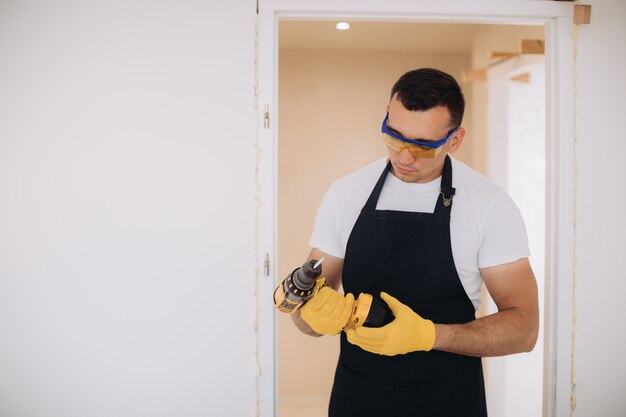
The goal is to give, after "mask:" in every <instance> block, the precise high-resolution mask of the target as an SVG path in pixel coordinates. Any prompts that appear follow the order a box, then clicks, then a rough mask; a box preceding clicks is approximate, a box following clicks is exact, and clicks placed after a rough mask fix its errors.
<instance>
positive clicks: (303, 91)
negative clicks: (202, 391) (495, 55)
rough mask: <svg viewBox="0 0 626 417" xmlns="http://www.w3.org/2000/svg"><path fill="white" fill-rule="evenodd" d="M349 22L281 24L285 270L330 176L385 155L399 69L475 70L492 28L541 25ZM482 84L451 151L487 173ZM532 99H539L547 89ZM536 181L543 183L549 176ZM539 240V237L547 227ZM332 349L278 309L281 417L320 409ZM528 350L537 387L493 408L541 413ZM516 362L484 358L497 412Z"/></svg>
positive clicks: (297, 256)
mask: <svg viewBox="0 0 626 417" xmlns="http://www.w3.org/2000/svg"><path fill="white" fill-rule="evenodd" d="M350 23H351V28H350V29H349V30H348V31H338V30H337V29H336V28H335V24H336V22H335V21H325V20H322V21H319V20H318V21H316V20H307V21H300V20H284V21H279V28H278V29H279V30H278V33H279V42H278V44H279V64H278V70H279V84H278V91H279V96H278V102H279V114H278V120H279V125H278V269H279V271H283V272H284V273H287V272H289V271H291V270H293V268H295V267H296V266H297V265H299V264H301V263H302V262H303V260H304V259H305V256H306V254H307V253H308V251H309V247H308V245H307V242H308V238H309V235H310V233H311V230H312V227H313V223H314V219H315V213H316V209H317V206H318V205H319V202H320V201H321V199H322V197H323V195H324V192H325V191H326V189H327V188H328V187H329V186H330V184H331V182H332V181H333V180H335V179H337V178H339V177H341V176H343V175H347V174H349V173H351V172H353V171H355V170H357V169H358V168H361V167H363V166H366V165H367V164H369V163H371V162H372V161H374V160H376V159H379V158H383V157H385V155H386V148H385V146H384V145H383V144H382V142H381V141H380V134H379V128H380V120H381V119H382V117H383V116H384V109H385V106H386V104H387V103H388V101H389V90H390V88H391V85H393V83H394V81H395V80H396V79H397V78H398V77H399V76H400V75H402V74H403V73H404V72H406V71H407V70H410V69H414V68H419V67H435V68H438V69H441V70H443V71H445V72H448V73H450V74H452V75H453V76H455V78H457V79H458V80H460V79H461V74H462V72H463V71H464V70H466V69H468V68H471V67H472V60H473V54H474V53H475V51H476V50H481V51H482V50H486V49H489V45H485V42H487V43H489V42H490V39H491V37H489V36H484V34H485V33H489V34H494V33H497V36H494V38H496V39H498V42H493V41H491V42H492V44H493V45H491V47H492V48H496V49H498V47H500V48H509V49H514V48H516V45H517V44H518V43H519V41H521V39H522V38H540V39H543V27H541V26H515V27H511V26H500V25H477V24H450V23H414V22H367V21H358V22H350ZM482 38H485V39H486V40H483V42H482V44H481V45H474V39H482ZM491 63H492V64H493V62H491ZM488 85H489V84H488V83H487V81H483V82H482V83H480V84H478V83H469V82H468V83H465V84H464V85H462V87H463V90H464V94H465V98H466V101H467V104H468V105H467V111H466V114H465V118H464V122H463V125H464V126H465V127H466V129H467V131H468V135H467V138H466V141H465V142H464V144H463V147H462V148H461V150H460V151H459V152H458V153H457V154H455V156H454V157H455V158H456V159H459V160H461V161H463V162H465V163H466V164H468V165H470V166H472V167H473V168H474V169H476V170H478V171H480V172H484V173H486V172H488V171H489V169H488V168H489V160H490V158H491V159H498V160H502V159H503V155H499V154H498V153H497V152H496V153H494V152H493V149H491V150H490V149H489V141H484V140H476V139H475V138H476V137H479V136H478V135H475V134H474V133H473V132H474V129H473V125H474V124H476V125H477V127H476V130H480V129H486V128H487V126H486V125H485V121H482V120H477V118H475V117H473V113H474V111H475V110H476V111H477V113H478V114H481V115H486V114H487V113H488V112H487V109H486V107H487V103H486V101H485V100H482V101H481V100H475V99H474V98H473V91H474V90H480V89H484V88H486V87H488ZM479 97H481V96H480V91H479ZM536 99H538V100H539V101H545V94H543V91H541V92H540V95H539V97H536ZM542 140H544V139H543V137H542ZM492 148H495V149H497V148H496V147H495V146H493V147H492ZM474 159H476V161H474ZM482 161H486V162H487V163H486V164H485V163H483V162H482ZM505 166H506V164H505ZM541 179H542V180H543V182H544V183H545V175H542V178H541ZM503 186H505V188H506V186H507V184H503ZM543 213H545V210H544V211H543ZM539 238H540V239H541V240H543V239H544V235H543V233H541V235H540V237H539ZM538 277H543V274H538ZM540 284H541V285H540V286H543V285H542V284H543V283H540ZM484 311H487V310H484ZM337 356H338V338H336V337H334V338H333V337H322V338H311V337H310V336H306V335H303V334H301V333H300V332H299V331H298V330H297V329H296V328H295V326H294V325H293V324H292V323H291V320H290V318H289V317H287V316H284V315H279V317H278V403H277V406H278V410H279V412H278V415H280V416H281V417H295V416H298V417H302V416H311V417H313V416H324V415H326V413H327V408H328V399H329V396H330V390H331V387H332V380H333V374H334V369H335V365H336V359H337ZM515 356H518V355H515ZM534 357H538V358H539V359H540V360H539V361H533V362H532V365H533V366H534V368H533V369H530V368H529V367H528V366H527V367H526V371H527V372H528V374H529V375H528V377H527V380H524V381H523V383H524V384H527V385H529V386H533V387H535V390H534V391H533V392H534V397H529V394H528V392H526V393H524V396H523V397H521V396H515V395H508V396H507V398H508V404H509V405H510V407H509V408H510V410H511V411H509V412H507V413H496V414H497V415H500V416H503V417H517V415H520V416H521V415H524V414H516V412H515V410H524V409H525V410H528V409H531V410H533V411H535V413H532V414H526V415H538V414H537V412H539V413H540V412H541V407H542V398H541V395H542V389H541V387H542V383H543V363H542V360H541V359H542V352H541V347H540V346H538V352H537V353H535V354H534ZM306 358H309V359H308V360H307V359H306ZM526 362H527V363H528V361H526ZM514 363H515V359H514V358H508V359H500V360H498V361H494V362H493V364H491V366H489V362H488V361H486V362H485V364H486V366H487V367H489V368H493V369H488V370H486V375H488V376H490V377H491V378H490V379H491V380H490V381H488V385H487V388H488V392H487V397H488V400H489V402H490V403H493V404H494V406H497V407H498V408H499V409H504V408H503V407H499V406H500V402H499V401H498V398H500V397H501V394H502V392H501V390H499V389H498V387H502V386H506V385H507V378H506V376H507V372H506V371H507V367H511V366H512V364H514ZM303 375H306V378H305V380H306V382H307V384H306V385H305V384H303V383H302V382H303ZM489 387H493V395H490V390H489ZM491 397H493V398H491Z"/></svg>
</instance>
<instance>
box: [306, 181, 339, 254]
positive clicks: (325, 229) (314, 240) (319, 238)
mask: <svg viewBox="0 0 626 417" xmlns="http://www.w3.org/2000/svg"><path fill="white" fill-rule="evenodd" d="M337 230H338V227H337V198H336V195H335V186H334V184H333V185H332V186H331V187H330V188H329V189H328V191H326V194H325V195H324V198H323V199H322V202H321V204H320V206H319V208H318V209H317V216H316V217H315V225H314V226H313V233H312V234H311V239H310V240H309V245H310V246H311V247H312V248H318V249H319V250H321V251H322V252H324V253H327V254H329V255H331V256H335V257H337V258H343V257H344V253H343V247H342V245H341V240H340V238H339V233H338V232H337Z"/></svg>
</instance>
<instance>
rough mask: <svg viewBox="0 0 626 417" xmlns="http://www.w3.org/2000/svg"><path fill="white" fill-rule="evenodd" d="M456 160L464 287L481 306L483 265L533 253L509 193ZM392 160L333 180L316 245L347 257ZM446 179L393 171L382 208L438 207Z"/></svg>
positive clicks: (454, 222)
mask: <svg viewBox="0 0 626 417" xmlns="http://www.w3.org/2000/svg"><path fill="white" fill-rule="evenodd" d="M451 160H452V186H453V187H454V188H456V194H455V196H454V199H453V200H452V212H451V214H450V239H451V244H452V255H453V257H454V264H455V266H456V270H457V272H458V274H459V277H460V279H461V283H462V284H463V288H465V291H466V292H467V295H468V296H469V298H470V300H471V301H472V303H473V304H474V308H475V309H478V307H479V306H480V286H481V285H482V282H483V278H482V276H481V275H480V270H479V268H488V267H491V266H496V265H501V264H505V263H508V262H514V261H516V260H518V259H522V258H526V257H528V256H529V249H528V237H527V235H526V226H525V225H524V221H523V219H522V216H521V214H520V212H519V209H518V208H517V206H516V205H515V203H514V202H513V200H511V198H510V197H509V195H508V194H507V193H506V192H505V191H504V190H503V189H502V188H500V187H499V186H497V185H495V184H493V183H491V182H489V181H488V180H487V179H486V178H485V177H483V176H482V175H480V174H479V173H477V172H476V171H474V170H473V169H471V168H470V167H468V166H467V165H465V164H464V163H462V162H460V161H457V160H455V159H454V158H451ZM386 163H387V158H383V159H380V160H377V161H375V162H373V163H372V164H370V165H368V166H366V167H365V168H362V169H360V170H358V171H356V172H354V173H352V174H350V175H348V176H345V177H343V178H340V179H338V180H337V181H335V182H334V183H333V184H332V185H331V187H330V188H329V189H328V191H327V192H326V195H325V196H324V198H323V200H322V203H321V205H320V207H319V209H318V212H317V217H316V220H315V226H314V228H313V234H312V236H311V239H310V241H309V244H310V246H311V247H313V248H318V249H320V250H321V251H323V252H325V253H327V254H329V255H332V256H335V257H338V258H343V257H344V255H345V253H346V245H347V243H348V237H349V236H350V233H351V232H352V228H353V227H354V224H355V223H356V220H357V218H358V217H359V214H360V212H361V208H363V205H365V202H366V201H367V198H368V197H369V195H370V193H371V192H372V190H373V188H374V185H375V184H376V181H377V180H378V178H379V177H380V174H381V173H382V171H383V169H384V168H385V165H386ZM440 183H441V178H437V179H435V180H433V181H431V182H429V183H426V184H417V183H406V182H403V181H401V180H400V179H398V178H396V177H395V176H394V175H393V174H391V173H390V174H388V175H387V178H386V179H385V185H384V187H383V189H382V192H381V194H380V198H379V199H378V204H377V206H376V208H377V209H378V210H399V211H413V212H423V213H432V212H433V211H434V210H435V204H436V202H437V197H438V196H439V186H440Z"/></svg>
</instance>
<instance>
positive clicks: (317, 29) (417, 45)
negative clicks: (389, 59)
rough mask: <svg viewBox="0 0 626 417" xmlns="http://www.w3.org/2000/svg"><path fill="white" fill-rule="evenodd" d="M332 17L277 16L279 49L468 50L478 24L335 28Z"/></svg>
mask: <svg viewBox="0 0 626 417" xmlns="http://www.w3.org/2000/svg"><path fill="white" fill-rule="evenodd" d="M336 23H337V21H336V20H333V21H330V20H281V21H280V22H279V30H278V33H279V45H280V48H281V49H301V50H320V49H323V50H343V49H352V50H400V51H420V52H427V51H428V52H442V53H449V52H469V51H470V50H471V47H472V38H473V36H474V33H475V31H476V30H477V28H479V27H481V26H482V25H478V24H461V23H415V22H365V21H349V23H350V25H351V28H350V29H349V30H337V29H336V28H335V24H336Z"/></svg>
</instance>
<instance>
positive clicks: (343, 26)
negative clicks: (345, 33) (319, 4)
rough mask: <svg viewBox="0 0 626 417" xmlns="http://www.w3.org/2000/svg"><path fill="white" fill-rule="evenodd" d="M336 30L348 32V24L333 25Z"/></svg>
mask: <svg viewBox="0 0 626 417" xmlns="http://www.w3.org/2000/svg"><path fill="white" fill-rule="evenodd" d="M335 27H336V28H337V30H348V29H350V23H348V22H339V23H337V24H336V25H335Z"/></svg>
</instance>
